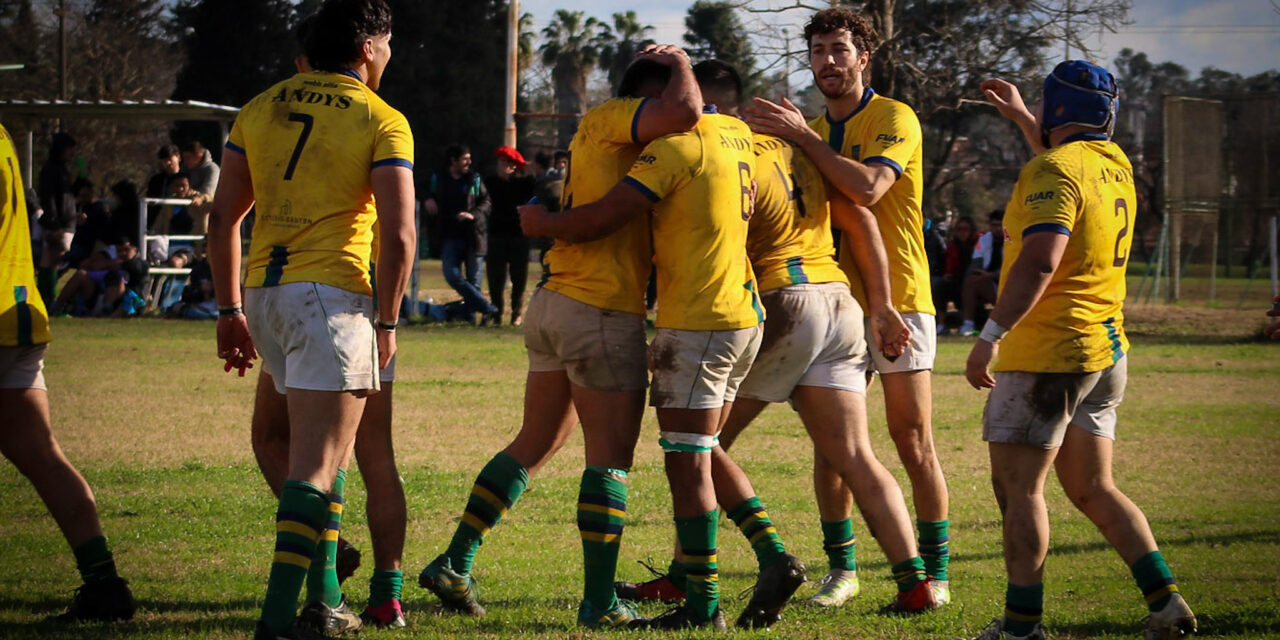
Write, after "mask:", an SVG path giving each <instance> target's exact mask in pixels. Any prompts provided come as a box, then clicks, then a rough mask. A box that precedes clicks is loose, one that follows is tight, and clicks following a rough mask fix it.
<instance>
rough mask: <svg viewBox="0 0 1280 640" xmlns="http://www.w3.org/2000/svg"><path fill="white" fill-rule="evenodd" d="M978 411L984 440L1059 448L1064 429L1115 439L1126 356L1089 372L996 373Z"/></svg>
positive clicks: (1126, 372)
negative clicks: (980, 416) (1100, 368)
mask: <svg viewBox="0 0 1280 640" xmlns="http://www.w3.org/2000/svg"><path fill="white" fill-rule="evenodd" d="M995 379H996V387H995V388H994V389H992V390H991V395H989V396H987V406H986V408H985V409H983V411H982V439H983V440H985V441H987V442H1002V443H1008V444H1026V445H1031V446H1033V447H1039V448H1042V449H1056V448H1058V447H1060V446H1062V440H1063V438H1065V437H1066V434H1067V427H1068V426H1075V427H1079V428H1081V429H1084V430H1085V431H1088V432H1089V433H1092V434H1093V435H1096V436H1101V437H1103V438H1107V439H1108V440H1115V439H1116V407H1119V406H1120V402H1121V401H1122V400H1124V387H1125V383H1126V382H1127V381H1128V379H1129V358H1128V357H1127V356H1126V357H1121V358H1120V359H1119V360H1117V361H1116V363H1115V364H1113V365H1111V366H1110V367H1108V368H1106V369H1103V370H1102V371H1094V372H1093V373H1032V372H1028V371H998V372H996V373H995Z"/></svg>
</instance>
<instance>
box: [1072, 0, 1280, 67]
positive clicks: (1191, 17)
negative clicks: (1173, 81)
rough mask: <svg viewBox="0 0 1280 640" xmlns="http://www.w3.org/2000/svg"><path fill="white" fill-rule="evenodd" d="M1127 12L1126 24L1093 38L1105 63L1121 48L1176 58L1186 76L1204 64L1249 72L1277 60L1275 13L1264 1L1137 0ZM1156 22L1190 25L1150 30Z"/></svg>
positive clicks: (1279, 18) (1279, 36)
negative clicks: (1129, 21)
mask: <svg viewBox="0 0 1280 640" xmlns="http://www.w3.org/2000/svg"><path fill="white" fill-rule="evenodd" d="M1132 17H1133V20H1134V24H1133V25H1132V26H1131V28H1130V29H1126V30H1124V31H1121V32H1120V33H1115V34H1104V35H1102V36H1101V37H1100V38H1097V39H1095V40H1094V42H1095V43H1098V44H1099V45H1100V49H1101V51H1100V56H1099V57H1100V60H1099V62H1103V63H1106V64H1110V63H1111V61H1112V60H1113V59H1114V58H1115V56H1116V54H1118V53H1119V52H1120V50H1121V49H1123V48H1126V47H1128V48H1130V49H1133V50H1135V51H1141V52H1144V53H1146V54H1147V56H1148V57H1150V58H1151V59H1152V60H1153V61H1155V62H1164V61H1166V60H1168V61H1173V62H1177V63H1178V64H1181V65H1183V66H1184V67H1186V68H1187V69H1188V70H1189V71H1190V72H1191V73H1192V75H1197V74H1199V72H1200V70H1201V69H1202V68H1204V67H1208V66H1213V67H1218V68H1219V69H1223V70H1226V71H1232V72H1235V73H1240V74H1243V75H1253V74H1257V73H1261V72H1263V71H1266V70H1268V69H1273V68H1276V66H1277V63H1278V62H1280V12H1277V10H1276V9H1275V7H1274V6H1273V5H1272V4H1271V3H1270V2H1269V1H1268V0H1247V1H1246V0H1212V1H1206V2H1185V1H1173V2H1170V1H1167V0H1138V1H1137V2H1135V3H1134V11H1133V16H1132ZM1161 26H1164V27H1196V28H1195V29H1173V28H1170V29H1165V30H1159V29H1152V28H1153V27H1161ZM1242 26H1243V27H1248V28H1246V29H1241V28H1240V27H1242ZM1214 27H1221V28H1214ZM1266 27H1273V28H1274V29H1273V30H1267V29H1266Z"/></svg>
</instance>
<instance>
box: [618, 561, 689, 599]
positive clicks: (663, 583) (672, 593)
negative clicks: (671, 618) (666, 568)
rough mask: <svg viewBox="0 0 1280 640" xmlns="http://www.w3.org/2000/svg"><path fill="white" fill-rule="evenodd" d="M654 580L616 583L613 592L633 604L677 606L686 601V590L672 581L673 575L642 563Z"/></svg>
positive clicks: (649, 564) (648, 563) (647, 563)
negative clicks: (659, 603)
mask: <svg viewBox="0 0 1280 640" xmlns="http://www.w3.org/2000/svg"><path fill="white" fill-rule="evenodd" d="M640 566H642V567H644V568H645V569H648V570H649V573H652V574H653V576H654V577H653V578H652V579H650V580H648V581H646V582H615V583H613V590H614V591H616V592H617V594H618V597H619V598H622V599H624V600H630V601H632V602H653V601H657V602H661V603H663V604H675V603H677V602H680V601H682V600H684V589H683V588H682V587H681V586H680V585H677V584H676V583H675V581H674V580H672V579H671V574H669V573H663V572H661V571H658V570H657V569H654V568H653V565H652V564H651V563H650V562H640Z"/></svg>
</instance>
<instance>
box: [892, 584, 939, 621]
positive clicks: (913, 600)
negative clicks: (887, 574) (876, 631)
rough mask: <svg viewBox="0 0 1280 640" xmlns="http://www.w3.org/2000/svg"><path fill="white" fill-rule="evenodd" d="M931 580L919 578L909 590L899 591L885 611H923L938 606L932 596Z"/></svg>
mask: <svg viewBox="0 0 1280 640" xmlns="http://www.w3.org/2000/svg"><path fill="white" fill-rule="evenodd" d="M932 583H933V581H932V580H928V579H925V580H921V581H920V582H917V583H916V584H915V586H913V587H911V590H910V591H899V592H898V597H897V598H896V599H894V601H893V602H892V603H890V604H889V606H888V607H885V612H886V613H924V612H926V611H931V610H933V609H937V608H938V601H937V600H936V599H934V597H933V585H932Z"/></svg>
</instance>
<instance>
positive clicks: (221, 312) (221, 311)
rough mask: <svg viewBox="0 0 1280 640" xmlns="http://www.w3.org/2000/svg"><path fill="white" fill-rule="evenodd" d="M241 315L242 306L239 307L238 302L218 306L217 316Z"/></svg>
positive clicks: (242, 313)
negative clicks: (227, 305)
mask: <svg viewBox="0 0 1280 640" xmlns="http://www.w3.org/2000/svg"><path fill="white" fill-rule="evenodd" d="M242 315H244V308H243V307H241V306H240V304H239V303H236V304H233V305H231V306H229V307H218V317H219V318H222V317H224V316H242Z"/></svg>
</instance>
